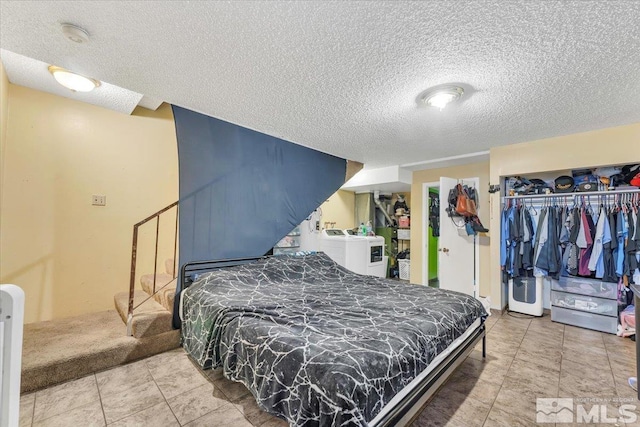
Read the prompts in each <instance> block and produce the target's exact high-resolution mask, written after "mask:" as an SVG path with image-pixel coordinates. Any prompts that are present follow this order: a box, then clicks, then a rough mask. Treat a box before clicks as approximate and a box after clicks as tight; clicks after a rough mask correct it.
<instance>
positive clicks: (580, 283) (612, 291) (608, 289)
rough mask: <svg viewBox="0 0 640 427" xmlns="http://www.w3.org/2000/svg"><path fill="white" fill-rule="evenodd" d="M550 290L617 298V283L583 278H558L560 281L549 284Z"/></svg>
mask: <svg viewBox="0 0 640 427" xmlns="http://www.w3.org/2000/svg"><path fill="white" fill-rule="evenodd" d="M551 289H552V290H554V291H561V292H569V293H572V294H579V295H588V296H590V297H599V298H606V299H613V300H615V299H617V297H618V284H617V283H612V282H603V281H602V280H598V279H587V278H584V277H565V276H560V280H553V281H552V282H551Z"/></svg>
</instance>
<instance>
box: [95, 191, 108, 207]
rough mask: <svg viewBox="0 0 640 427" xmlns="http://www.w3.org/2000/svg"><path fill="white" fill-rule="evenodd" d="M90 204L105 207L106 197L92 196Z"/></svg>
mask: <svg viewBox="0 0 640 427" xmlns="http://www.w3.org/2000/svg"><path fill="white" fill-rule="evenodd" d="M91 204H92V205H93V206H106V205H107V196H102V195H98V194H94V195H93V196H91Z"/></svg>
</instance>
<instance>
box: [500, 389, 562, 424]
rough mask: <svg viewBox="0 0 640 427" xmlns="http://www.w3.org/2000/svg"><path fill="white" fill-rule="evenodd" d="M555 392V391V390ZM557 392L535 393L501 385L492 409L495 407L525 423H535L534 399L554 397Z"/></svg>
mask: <svg viewBox="0 0 640 427" xmlns="http://www.w3.org/2000/svg"><path fill="white" fill-rule="evenodd" d="M556 393H557V391H556ZM554 397H557V394H554V393H553V391H549V392H548V393H546V392H545V393H543V394H536V393H534V392H531V391H527V390H513V389H509V388H507V387H502V388H501V389H500V392H499V393H498V396H497V397H496V400H495V402H494V404H493V407H492V409H497V410H499V411H502V412H506V413H507V414H511V415H512V416H515V417H517V418H518V419H520V420H522V421H523V422H525V423H535V421H536V399H537V398H554Z"/></svg>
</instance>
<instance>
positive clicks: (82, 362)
mask: <svg viewBox="0 0 640 427" xmlns="http://www.w3.org/2000/svg"><path fill="white" fill-rule="evenodd" d="M173 268H174V267H173V260H167V261H166V263H165V269H166V273H161V274H158V275H157V276H156V290H159V289H161V288H162V289H161V290H160V291H159V292H158V293H157V294H156V295H154V296H153V297H150V293H151V291H152V289H153V275H152V274H149V275H145V276H142V278H141V286H142V288H143V290H136V291H135V293H134V307H135V306H136V305H138V303H140V302H142V301H144V300H145V299H146V300H147V301H145V302H144V303H142V305H140V307H138V308H136V309H135V310H134V314H133V323H132V332H133V336H131V337H130V336H127V334H126V329H127V328H126V323H127V313H128V303H129V292H121V293H118V294H116V295H115V296H114V303H115V306H116V310H108V311H103V312H100V313H89V314H84V315H81V316H76V317H70V318H66V319H57V320H52V321H47V322H37V323H32V324H27V325H25V326H24V344H23V351H22V355H23V356H22V381H21V391H22V392H23V393H25V392H30V391H34V390H38V389H41V388H45V387H49V386H51V385H54V384H58V383H62V382H65V381H69V380H72V379H75V378H80V377H82V376H85V375H87V374H90V373H92V372H97V371H101V370H104V369H108V368H111V367H114V366H118V365H121V364H124V363H128V362H131V361H134V360H137V359H142V358H144V357H148V356H151V355H154V354H157V353H161V352H164V351H167V350H170V349H173V348H176V347H178V346H179V345H180V331H179V330H174V329H173V328H172V327H171V318H172V314H171V313H172V310H173V301H174V295H175V288H176V281H175V280H174V279H173ZM164 285H166V286H165V287H164V288H163V286H164ZM147 292H149V293H147ZM123 322H124V323H123Z"/></svg>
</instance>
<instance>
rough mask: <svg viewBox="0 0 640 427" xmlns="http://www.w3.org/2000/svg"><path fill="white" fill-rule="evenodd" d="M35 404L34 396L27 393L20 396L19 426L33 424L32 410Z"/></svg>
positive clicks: (25, 426)
mask: <svg viewBox="0 0 640 427" xmlns="http://www.w3.org/2000/svg"><path fill="white" fill-rule="evenodd" d="M35 403H36V394H35V393H29V394H23V395H22V396H20V416H19V426H20V427H27V426H30V425H31V423H32V422H33V408H34V406H35Z"/></svg>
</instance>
